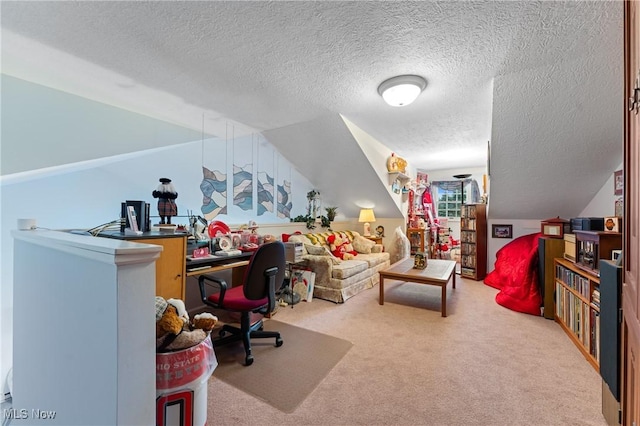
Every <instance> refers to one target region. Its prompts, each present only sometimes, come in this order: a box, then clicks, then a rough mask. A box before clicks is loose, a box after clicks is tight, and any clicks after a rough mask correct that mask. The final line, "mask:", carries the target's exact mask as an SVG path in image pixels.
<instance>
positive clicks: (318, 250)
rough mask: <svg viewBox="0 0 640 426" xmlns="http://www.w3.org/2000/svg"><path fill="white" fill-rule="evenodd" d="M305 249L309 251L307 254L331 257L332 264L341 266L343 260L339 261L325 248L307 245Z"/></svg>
mask: <svg viewBox="0 0 640 426" xmlns="http://www.w3.org/2000/svg"><path fill="white" fill-rule="evenodd" d="M304 247H305V248H306V249H307V253H309V254H311V255H316V256H329V257H330V258H331V262H332V263H333V264H334V265H339V264H340V263H341V262H342V260H341V259H338V258H337V257H335V256H334V255H332V254H331V252H330V251H329V250H328V249H327V248H326V247H325V246H314V245H312V244H305V245H304Z"/></svg>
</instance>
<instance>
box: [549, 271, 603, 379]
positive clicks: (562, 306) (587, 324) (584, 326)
mask: <svg viewBox="0 0 640 426" xmlns="http://www.w3.org/2000/svg"><path fill="white" fill-rule="evenodd" d="M554 267H555V289H556V310H555V320H556V322H558V324H560V327H562V329H563V330H564V331H565V333H567V335H568V336H569V338H570V339H571V341H573V343H574V344H575V345H576V346H577V347H578V349H579V350H580V352H582V354H583V355H584V357H585V358H586V359H587V361H589V363H590V364H591V365H592V366H593V368H594V369H595V370H596V371H598V372H599V371H600V280H599V278H598V277H597V276H595V275H593V274H590V273H588V272H586V271H585V270H583V269H581V268H579V267H577V266H576V265H575V264H574V263H572V262H570V261H568V260H566V259H561V258H557V259H555V261H554Z"/></svg>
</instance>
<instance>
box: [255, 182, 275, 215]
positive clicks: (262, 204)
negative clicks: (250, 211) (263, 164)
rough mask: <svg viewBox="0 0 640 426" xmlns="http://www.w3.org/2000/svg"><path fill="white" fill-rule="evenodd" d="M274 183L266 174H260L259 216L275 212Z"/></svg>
mask: <svg viewBox="0 0 640 426" xmlns="http://www.w3.org/2000/svg"><path fill="white" fill-rule="evenodd" d="M273 183H274V182H273V177H271V176H269V175H268V174H267V173H266V172H259V173H258V194H257V195H258V216H262V215H263V214H265V213H266V212H273Z"/></svg>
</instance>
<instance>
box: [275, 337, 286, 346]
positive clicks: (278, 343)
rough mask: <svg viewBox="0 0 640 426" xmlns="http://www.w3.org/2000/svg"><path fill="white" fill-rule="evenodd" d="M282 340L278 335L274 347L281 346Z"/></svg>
mask: <svg viewBox="0 0 640 426" xmlns="http://www.w3.org/2000/svg"><path fill="white" fill-rule="evenodd" d="M283 343H284V342H283V341H282V339H281V338H280V337H277V338H276V348H279V347H280V346H282V344H283Z"/></svg>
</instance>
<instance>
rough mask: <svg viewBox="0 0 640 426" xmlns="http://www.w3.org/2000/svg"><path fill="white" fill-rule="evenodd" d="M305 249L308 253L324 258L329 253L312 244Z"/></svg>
mask: <svg viewBox="0 0 640 426" xmlns="http://www.w3.org/2000/svg"><path fill="white" fill-rule="evenodd" d="M304 248H306V249H307V253H309V254H315V255H316V256H323V255H324V254H325V253H326V252H327V249H325V248H324V247H322V246H314V245H312V244H305V245H304Z"/></svg>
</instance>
